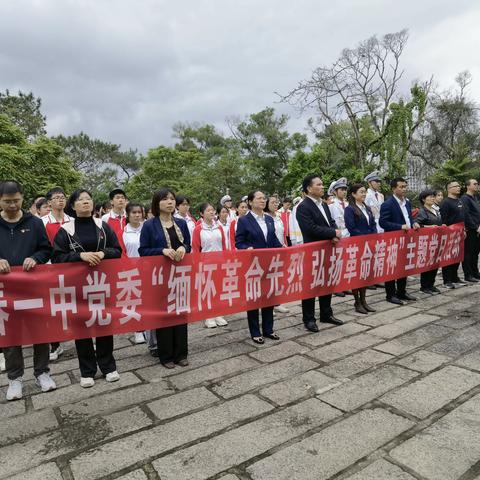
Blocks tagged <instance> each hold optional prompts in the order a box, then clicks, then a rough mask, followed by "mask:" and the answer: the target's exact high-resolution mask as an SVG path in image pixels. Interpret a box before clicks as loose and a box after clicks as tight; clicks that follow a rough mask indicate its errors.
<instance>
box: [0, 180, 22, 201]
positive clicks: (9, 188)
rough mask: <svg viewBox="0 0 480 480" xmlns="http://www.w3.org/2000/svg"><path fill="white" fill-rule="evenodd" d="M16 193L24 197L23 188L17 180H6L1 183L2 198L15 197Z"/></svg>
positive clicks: (0, 193)
mask: <svg viewBox="0 0 480 480" xmlns="http://www.w3.org/2000/svg"><path fill="white" fill-rule="evenodd" d="M15 193H19V194H20V195H23V186H22V185H21V184H20V183H18V182H17V181H16V180H5V181H4V182H2V183H0V197H3V195H15Z"/></svg>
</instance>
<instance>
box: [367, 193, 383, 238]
mask: <svg viewBox="0 0 480 480" xmlns="http://www.w3.org/2000/svg"><path fill="white" fill-rule="evenodd" d="M384 200H385V199H384V197H383V193H380V192H377V191H375V190H374V189H373V188H369V189H368V190H367V196H366V197H365V205H367V206H368V207H370V209H371V210H372V213H373V218H374V219H375V223H376V224H377V232H378V233H382V232H383V231H384V230H383V228H382V227H381V226H380V224H379V221H380V207H381V206H382V203H383V202H384Z"/></svg>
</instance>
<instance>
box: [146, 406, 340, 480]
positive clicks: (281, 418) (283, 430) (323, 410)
mask: <svg viewBox="0 0 480 480" xmlns="http://www.w3.org/2000/svg"><path fill="white" fill-rule="evenodd" d="M339 413H340V412H338V411H337V410H335V409H333V408H331V407H329V406H328V405H325V404H322V403H321V402H319V401H318V400H316V399H313V398H312V399H309V400H306V401H305V402H302V403H299V404H297V405H294V406H292V407H288V408H286V409H285V410H282V411H279V412H277V413H274V414H272V415H269V416H266V417H263V418H261V419H259V420H256V421H255V422H251V423H249V424H246V425H243V426H242V427H239V428H236V429H234V430H230V431H228V432H226V433H223V434H222V435H219V436H217V437H214V438H212V439H210V440H207V441H205V442H202V443H199V444H196V445H193V446H191V447H189V448H186V449H184V450H180V451H178V452H175V453H172V454H171V455H167V456H166V457H163V458H160V459H158V460H156V461H154V462H153V466H154V468H155V470H156V471H157V472H158V474H159V475H160V478H161V479H162V480H200V479H207V478H209V477H211V476H213V475H216V474H218V473H220V472H222V471H224V470H227V469H228V468H231V467H232V466H234V465H238V464H240V463H243V462H246V461H247V460H249V459H251V458H253V457H255V456H257V455H259V454H261V453H264V452H266V451H268V450H270V449H271V448H273V447H275V446H277V445H281V444H282V443H284V442H286V441H288V440H290V439H292V438H295V437H297V436H299V435H301V434H302V433H305V432H307V431H309V430H311V429H312V428H315V427H318V426H320V425H322V424H324V423H326V422H328V421H329V420H331V419H333V418H335V417H336V416H338V415H339Z"/></svg>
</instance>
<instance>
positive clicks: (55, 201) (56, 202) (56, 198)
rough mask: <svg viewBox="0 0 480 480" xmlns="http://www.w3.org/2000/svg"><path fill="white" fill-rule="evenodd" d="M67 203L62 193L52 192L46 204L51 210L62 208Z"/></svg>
mask: <svg viewBox="0 0 480 480" xmlns="http://www.w3.org/2000/svg"><path fill="white" fill-rule="evenodd" d="M66 203H67V199H66V197H65V195H64V194H63V193H54V194H53V195H52V198H50V200H49V201H48V205H49V207H50V208H51V209H52V210H63V209H64V208H65V205H66Z"/></svg>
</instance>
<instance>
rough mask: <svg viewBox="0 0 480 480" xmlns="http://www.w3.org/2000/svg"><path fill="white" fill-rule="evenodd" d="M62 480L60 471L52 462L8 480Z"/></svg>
mask: <svg viewBox="0 0 480 480" xmlns="http://www.w3.org/2000/svg"><path fill="white" fill-rule="evenodd" d="M47 479H48V480H63V477H62V473H61V472H60V469H59V468H58V467H57V465H56V464H55V463H54V462H49V463H44V464H43V465H39V466H38V467H35V468H32V469H30V470H27V471H26V472H22V473H18V474H17V475H13V476H9V477H8V480H47Z"/></svg>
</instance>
